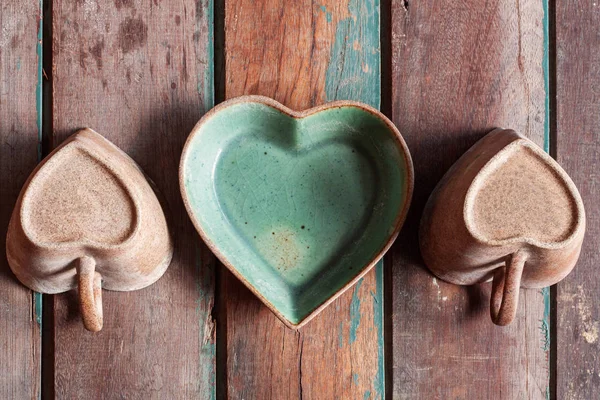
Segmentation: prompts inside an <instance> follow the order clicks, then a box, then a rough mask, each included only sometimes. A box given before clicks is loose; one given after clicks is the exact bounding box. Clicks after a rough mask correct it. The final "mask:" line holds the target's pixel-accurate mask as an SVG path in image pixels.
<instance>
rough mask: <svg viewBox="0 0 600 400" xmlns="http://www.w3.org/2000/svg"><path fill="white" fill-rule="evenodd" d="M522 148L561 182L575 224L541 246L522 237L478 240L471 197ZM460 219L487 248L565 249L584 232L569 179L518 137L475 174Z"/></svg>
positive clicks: (578, 197)
mask: <svg viewBox="0 0 600 400" xmlns="http://www.w3.org/2000/svg"><path fill="white" fill-rule="evenodd" d="M497 131H502V129H497ZM520 147H524V148H526V149H527V150H530V151H532V152H533V153H534V154H535V155H536V156H537V157H539V159H540V160H541V161H542V162H543V163H544V165H545V166H546V167H548V168H550V169H551V170H552V172H553V173H554V174H556V175H557V176H558V177H560V179H561V180H562V183H563V184H564V185H565V187H566V188H567V190H568V192H569V195H570V196H571V197H572V199H573V201H574V205H575V209H576V210H575V214H576V221H575V226H574V227H573V228H572V230H571V232H570V233H569V235H568V236H567V237H566V238H565V239H563V240H558V241H551V242H544V241H540V240H538V239H535V238H529V237H525V236H517V237H512V238H507V239H500V240H498V239H489V238H486V237H484V236H482V235H481V234H480V233H479V232H478V230H477V229H476V228H475V222H474V217H473V209H474V208H473V203H474V202H475V197H477V194H478V193H479V190H480V189H481V187H482V186H483V183H484V181H485V180H486V179H487V178H488V177H489V176H490V174H492V173H493V172H494V171H496V170H498V168H500V166H498V164H501V163H503V162H505V161H506V159H507V158H509V157H510V156H511V155H512V153H513V152H515V151H518V148H520ZM463 218H464V220H465V225H466V227H467V230H468V231H469V233H470V234H471V235H472V236H473V238H474V239H475V240H477V241H479V242H480V243H483V244H486V245H490V246H505V245H510V244H519V243H522V244H528V245H531V246H535V247H537V248H540V249H560V248H564V247H567V246H568V245H570V243H571V242H573V241H574V240H575V239H576V238H577V237H579V235H580V233H581V230H583V229H585V209H584V206H583V200H582V199H581V195H580V194H579V191H578V190H577V187H576V186H575V183H573V180H571V177H569V175H568V174H567V173H566V172H565V170H563V169H562V167H561V166H560V165H559V164H558V163H557V162H556V160H554V159H553V158H552V157H550V155H548V154H547V153H546V152H545V151H543V150H542V149H541V148H540V147H539V146H538V145H536V144H535V143H534V142H532V141H531V140H529V139H528V138H526V137H524V136H522V135H518V138H516V139H515V140H513V141H512V142H510V143H509V144H507V145H506V146H504V147H503V148H502V149H501V150H500V151H498V152H497V153H496V154H495V155H494V156H493V157H492V158H491V159H490V160H489V161H488V162H487V163H486V164H485V165H484V166H483V167H482V168H481V169H480V170H479V172H478V173H477V175H476V176H475V178H474V179H473V181H472V182H471V185H470V186H469V188H468V190H467V193H466V195H465V202H464V207H463Z"/></svg>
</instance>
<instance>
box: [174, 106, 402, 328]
mask: <svg viewBox="0 0 600 400" xmlns="http://www.w3.org/2000/svg"><path fill="white" fill-rule="evenodd" d="M179 180H180V185H181V194H182V196H183V200H184V203H185V206H186V208H187V211H188V213H189V215H190V217H191V219H192V221H193V223H194V225H195V227H196V229H197V230H198V232H200V235H201V236H202V238H203V239H204V241H205V242H206V244H207V245H208V246H209V247H210V248H211V250H212V251H213V252H214V253H215V254H216V255H217V257H218V258H219V259H220V260H221V262H223V264H225V265H226V266H227V267H228V268H229V269H230V270H231V272H232V273H233V274H234V275H235V276H237V277H238V278H239V279H240V280H241V281H242V282H243V283H244V284H245V285H246V286H248V288H249V289H250V290H252V292H254V293H255V294H256V295H257V296H258V297H259V298H260V299H261V300H262V301H263V302H264V303H265V304H266V305H267V306H268V307H269V308H270V309H271V310H272V311H273V312H274V313H275V314H276V315H277V316H278V317H279V318H280V319H281V320H282V321H283V322H284V323H285V324H286V325H287V326H289V327H291V328H298V327H300V326H302V325H303V324H305V323H306V322H308V320H310V319H311V318H312V317H313V316H315V315H316V314H317V313H318V312H319V311H320V310H322V309H323V308H324V307H325V306H326V305H327V304H329V303H330V302H331V301H333V299H335V298H336V297H337V296H339V295H340V294H341V293H342V292H343V291H344V290H346V289H348V288H349V287H350V286H352V284H354V283H355V282H356V281H357V280H358V279H360V278H361V277H362V276H363V275H364V274H366V273H367V272H368V271H369V269H371V268H372V267H373V266H374V265H375V263H376V262H377V261H378V260H379V259H380V258H381V257H382V256H383V254H384V253H385V252H386V251H387V250H388V248H389V247H390V246H391V245H392V243H393V241H394V239H395V238H396V236H397V235H398V231H399V230H400V227H401V226H402V223H403V221H404V218H405V216H406V212H407V210H408V206H409V204H410V200H411V196H412V189H413V167H412V161H411V157H410V154H409V151H408V148H407V147H406V144H405V143H404V140H403V139H402V136H401V135H400V133H399V132H398V130H397V129H396V127H395V126H394V125H393V124H392V123H391V122H390V121H389V120H388V119H387V118H386V117H385V116H384V115H383V114H381V113H380V112H379V111H377V110H375V109H373V108H371V107H369V106H367V105H364V104H360V103H356V102H350V101H339V102H334V103H329V104H325V105H323V106H320V107H316V108H312V109H310V110H307V111H304V112H294V111H292V110H290V109H288V108H286V107H284V106H283V105H281V104H280V103H278V102H276V101H275V100H272V99H270V98H267V97H261V96H243V97H238V98H235V99H232V100H230V101H226V102H224V103H222V104H220V105H219V106H217V107H215V108H214V109H213V110H211V111H210V112H209V113H207V114H206V115H205V116H204V117H203V118H202V119H201V120H200V122H198V124H197V125H196V127H195V128H194V130H193V131H192V133H191V134H190V136H189V138H188V140H187V142H186V144H185V147H184V149H183V154H182V156H181V165H180V169H179Z"/></svg>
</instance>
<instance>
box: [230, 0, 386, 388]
mask: <svg viewBox="0 0 600 400" xmlns="http://www.w3.org/2000/svg"><path fill="white" fill-rule="evenodd" d="M378 6H379V2H378V1H373V0H364V1H363V0H361V1H358V0H351V1H349V2H348V1H341V2H339V1H323V2H319V3H316V2H312V1H306V0H302V1H285V0H266V1H251V0H242V1H237V0H226V1H225V10H224V11H225V25H224V26H225V32H224V33H225V97H227V98H231V97H235V96H239V95H243V94H261V95H266V96H270V97H273V98H274V99H276V100H278V101H280V102H282V103H283V104H285V105H287V106H288V107H290V108H292V109H296V110H302V109H306V108H309V107H311V106H315V105H317V104H321V103H323V102H326V101H329V100H336V99H352V100H358V101H363V102H366V103H370V104H371V105H373V106H375V107H378V106H379V99H380V61H379V59H380V49H379V9H378ZM381 275H382V270H381V266H378V267H377V268H376V269H375V270H373V271H371V272H370V273H369V274H368V275H367V276H366V277H365V278H363V280H362V281H360V282H359V283H358V284H357V285H355V286H354V287H353V288H351V289H350V290H349V291H348V292H346V293H344V294H343V295H342V296H341V297H340V298H339V299H337V300H336V301H335V302H334V303H333V304H331V305H330V306H329V307H327V308H326V309H325V310H324V311H323V312H322V313H321V314H319V315H318V316H317V317H315V318H314V319H313V320H312V321H311V322H309V323H308V324H307V325H306V326H305V327H304V328H302V329H300V330H299V331H297V332H295V331H292V330H290V329H288V328H286V327H285V326H284V325H283V324H282V323H281V322H280V321H279V320H278V319H277V318H276V317H275V316H274V314H272V313H271V312H270V311H269V310H268V309H267V308H266V307H265V306H263V305H262V303H261V302H260V301H259V300H258V299H257V298H256V297H254V296H253V295H252V294H251V293H250V291H249V290H247V289H246V288H245V287H244V286H243V285H242V284H241V283H240V282H239V281H237V280H236V279H235V278H234V277H233V275H231V274H230V273H228V272H226V273H224V274H223V276H224V279H223V284H222V293H221V294H220V297H219V298H220V301H221V302H222V309H221V312H220V315H221V316H222V319H223V323H224V324H225V327H224V328H223V329H224V335H223V336H224V339H225V340H226V349H227V350H226V352H227V353H226V367H225V368H226V379H227V385H226V387H225V389H224V390H225V391H226V392H227V393H226V395H227V396H228V397H229V398H232V399H238V398H244V399H297V398H304V399H336V398H339V399H355V398H358V399H363V398H364V399H367V398H371V399H375V398H382V397H383V395H384V371H383V359H384V356H383V318H382V307H383V304H382V302H383V295H382V292H383V289H382V279H381Z"/></svg>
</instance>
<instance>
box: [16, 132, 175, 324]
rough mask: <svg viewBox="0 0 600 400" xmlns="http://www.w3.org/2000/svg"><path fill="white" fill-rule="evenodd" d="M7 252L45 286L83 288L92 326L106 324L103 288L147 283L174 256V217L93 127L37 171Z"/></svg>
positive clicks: (48, 289) (21, 274) (25, 276)
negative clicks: (170, 225) (169, 222)
mask: <svg viewBox="0 0 600 400" xmlns="http://www.w3.org/2000/svg"><path fill="white" fill-rule="evenodd" d="M6 254H7V258H8V262H9V265H10V267H11V269H12V271H13V272H14V274H15V275H16V277H17V278H18V279H19V280H20V281H21V282H22V283H23V284H24V285H26V286H27V287H29V288H30V289H32V290H35V291H37V292H41V293H61V292H65V291H68V290H71V289H74V288H76V287H79V293H80V304H81V308H82V317H83V319H84V324H85V326H86V328H87V329H88V330H92V331H97V330H100V329H101V327H102V308H101V297H100V296H101V290H100V282H102V287H103V288H104V289H109V290H119V291H129V290H136V289H141V288H143V287H146V286H148V285H150V284H152V283H153V282H155V281H156V280H157V279H159V278H160V277H161V276H162V274H163V273H164V272H165V270H166V268H167V267H168V265H169V263H170V262H171V257H172V255H173V244H172V241H171V237H170V235H169V230H168V227H167V221H166V219H165V215H164V213H163V210H162V208H161V205H160V203H159V201H158V199H157V198H156V195H155V193H154V191H153V189H152V188H151V186H150V184H149V183H148V181H147V180H146V177H145V176H144V174H143V172H142V171H141V169H140V168H139V167H138V166H137V164H135V162H134V161H133V160H132V159H131V158H129V157H128V156H127V155H126V154H125V153H123V152H122V151H121V150H120V149H118V148H117V147H116V146H115V145H113V144H112V143H110V142H109V141H108V140H106V139H105V138H103V137H102V136H101V135H99V134H98V133H96V132H94V131H92V130H91V129H83V130H81V131H79V132H77V133H76V134H74V135H72V136H71V137H69V138H68V139H67V140H66V141H65V142H64V143H62V144H61V145H60V146H59V147H58V148H57V149H56V150H54V151H53V152H52V153H51V154H50V155H49V156H48V157H47V158H46V159H44V161H42V162H41V163H40V164H39V165H38V167H37V168H36V169H35V170H34V171H33V172H32V174H31V175H30V177H29V179H28V180H27V182H26V183H25V185H24V186H23V189H22V190H21V194H20V195H19V198H18V200H17V203H16V205H15V209H14V211H13V214H12V217H11V220H10V223H9V230H8V234H7V239H6Z"/></svg>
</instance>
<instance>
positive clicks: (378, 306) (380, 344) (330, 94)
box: [325, 0, 385, 399]
mask: <svg viewBox="0 0 600 400" xmlns="http://www.w3.org/2000/svg"><path fill="white" fill-rule="evenodd" d="M366 2H367V3H371V7H372V10H373V18H372V19H371V20H370V21H366V23H365V20H364V19H360V20H359V19H354V18H353V12H352V11H353V10H352V7H357V6H360V5H363V6H364V4H362V3H361V2H360V1H357V0H350V2H349V3H348V13H349V14H350V15H349V17H348V18H346V19H344V20H342V21H339V22H338V24H337V26H336V33H335V42H334V43H333V46H332V47H331V49H330V59H329V65H328V68H327V73H326V80H325V93H326V100H327V101H333V100H342V99H343V100H346V99H347V98H346V97H348V93H349V92H355V91H356V92H358V93H360V94H361V95H359V96H353V97H354V98H351V100H357V101H361V102H364V103H367V104H369V105H371V106H372V107H374V108H376V109H380V107H381V35H380V24H381V15H380V12H381V10H380V1H379V0H367V1H366ZM358 21H360V22H358ZM368 22H372V23H373V25H371V26H369V23H368ZM361 23H362V24H364V25H367V26H366V27H365V26H361V28H363V29H362V31H363V32H368V33H369V34H371V35H373V37H372V38H371V40H372V42H373V43H376V44H377V48H376V49H373V50H374V51H373V52H372V53H370V54H368V55H364V56H365V57H367V58H368V59H369V64H371V67H372V68H371V70H370V74H372V76H371V77H368V76H366V75H365V74H369V71H368V69H367V71H365V70H364V69H363V68H362V65H361V66H360V67H359V68H357V71H359V74H363V75H365V76H364V77H363V79H358V80H357V82H356V83H355V84H354V85H353V86H354V87H351V88H348V89H349V90H341V91H339V90H337V89H339V88H337V87H336V85H338V84H340V83H342V82H341V81H342V80H341V79H339V78H342V77H340V76H338V74H337V73H336V72H337V71H334V69H335V68H336V66H337V65H338V64H339V62H342V63H343V62H348V59H350V61H349V63H350V64H352V65H354V64H360V62H361V57H360V56H358V55H354V53H353V52H352V51H340V46H344V45H345V46H346V47H351V46H352V43H349V40H348V38H346V37H345V35H346V34H347V32H346V30H348V29H349V28H350V27H351V24H361ZM342 39H345V40H342ZM362 39H363V40H367V41H369V39H368V38H366V39H365V37H364V36H363V37H362ZM363 47H366V46H363ZM367 50H368V49H367ZM339 54H342V55H343V56H344V57H345V60H344V59H343V60H339V57H338V55H339ZM354 57H356V58H355V59H352V58H354ZM369 82H370V83H371V84H372V85H373V88H372V89H373V90H369V89H370V88H367V90H366V91H362V90H360V87H359V86H361V84H363V83H367V84H368V83H369ZM352 95H354V93H351V94H350V96H352ZM348 100H349V99H348ZM384 259H385V256H384V258H383V259H381V260H379V261H378V262H377V264H376V266H375V268H374V273H375V279H376V289H375V292H374V293H373V292H372V291H371V292H370V293H369V294H366V295H367V296H369V295H370V296H372V297H373V299H372V301H373V325H374V327H375V328H376V330H377V332H376V336H377V370H376V373H375V376H374V377H373V383H372V388H373V390H372V391H371V390H367V391H366V392H365V393H364V396H363V398H365V399H369V398H376V399H383V398H384V397H385V348H384V343H385V341H384V317H383V292H384V288H383V285H384V282H383V265H384V261H383V260H384ZM361 283H362V278H361V280H360V281H358V282H357V283H356V286H355V288H354V292H353V295H352V303H351V306H350V307H351V308H350V321H349V323H350V332H349V337H348V343H349V344H350V345H351V344H352V343H353V342H354V340H356V332H357V330H358V326H359V324H360V319H361V314H360V309H358V313H353V312H352V310H353V305H354V304H355V302H358V304H360V298H359V297H358V290H359V289H360V284H361ZM353 332H354V335H353Z"/></svg>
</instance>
